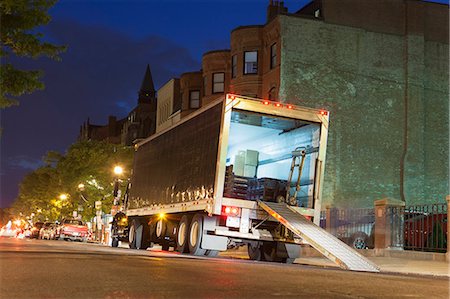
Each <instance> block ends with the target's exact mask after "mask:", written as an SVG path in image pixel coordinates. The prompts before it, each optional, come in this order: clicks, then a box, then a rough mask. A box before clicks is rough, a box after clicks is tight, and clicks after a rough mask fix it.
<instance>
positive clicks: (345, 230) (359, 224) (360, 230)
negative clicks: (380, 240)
mask: <svg viewBox="0 0 450 299" xmlns="http://www.w3.org/2000/svg"><path fill="white" fill-rule="evenodd" d="M337 222H338V223H337V227H336V236H337V237H338V238H339V239H340V240H342V241H343V242H344V243H346V244H347V245H349V246H350V247H352V248H355V249H369V248H373V247H374V232H375V230H374V229H375V226H374V224H375V223H374V216H373V215H365V216H361V217H358V218H356V219H353V220H338V221H337Z"/></svg>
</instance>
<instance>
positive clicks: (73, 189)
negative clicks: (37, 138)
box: [13, 141, 133, 221]
mask: <svg viewBox="0 0 450 299" xmlns="http://www.w3.org/2000/svg"><path fill="white" fill-rule="evenodd" d="M43 160H44V162H45V164H46V165H45V166H42V167H40V168H38V169H36V170H35V171H33V172H31V173H29V174H28V175H27V176H25V178H24V179H23V181H22V182H21V184H20V188H19V196H18V197H17V199H16V201H15V202H14V205H13V210H14V213H15V214H16V215H18V214H20V213H22V215H25V216H26V215H31V213H34V214H35V217H36V220H37V219H39V220H45V219H49V220H51V221H54V220H58V219H61V218H63V217H68V216H70V215H71V214H72V211H74V210H77V209H78V206H79V205H81V206H82V207H83V212H82V215H83V217H84V220H89V219H90V218H92V217H93V216H94V215H95V210H94V206H95V201H97V200H102V199H103V208H104V210H103V211H104V212H108V211H110V209H111V205H112V202H113V198H112V192H113V183H114V174H113V172H112V169H113V167H114V165H116V164H121V165H122V167H124V168H125V169H127V170H128V171H131V167H132V166H131V165H132V160H133V148H132V147H126V146H120V145H113V144H109V143H106V142H101V141H81V142H77V143H75V144H73V145H72V146H70V148H69V149H68V150H67V152H66V154H65V155H61V154H58V153H55V152H49V153H48V154H47V156H45V157H44V158H43ZM79 184H83V185H84V188H83V190H82V191H81V190H79V188H78V186H79ZM62 193H64V194H67V195H68V197H67V199H61V198H59V195H60V194H62ZM37 211H40V212H39V213H37Z"/></svg>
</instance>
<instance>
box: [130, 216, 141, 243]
mask: <svg viewBox="0 0 450 299" xmlns="http://www.w3.org/2000/svg"><path fill="white" fill-rule="evenodd" d="M142 230H143V226H142V224H141V223H140V222H139V221H138V220H137V219H133V221H132V222H131V226H130V233H129V236H128V239H129V244H130V248H131V249H139V248H141V244H142Z"/></svg>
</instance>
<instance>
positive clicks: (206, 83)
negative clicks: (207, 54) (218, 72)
mask: <svg viewBox="0 0 450 299" xmlns="http://www.w3.org/2000/svg"><path fill="white" fill-rule="evenodd" d="M207 88H208V76H206V75H205V76H203V96H206V95H207V92H206V91H207V90H208V89H207ZM190 95H191V93H189V96H190Z"/></svg>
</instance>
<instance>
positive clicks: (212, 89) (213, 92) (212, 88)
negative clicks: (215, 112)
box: [211, 72, 225, 94]
mask: <svg viewBox="0 0 450 299" xmlns="http://www.w3.org/2000/svg"><path fill="white" fill-rule="evenodd" d="M220 74H222V76H223V81H222V82H214V77H215V75H220ZM216 84H222V91H214V88H215V85H216ZM211 92H212V94H217V93H224V92H225V72H216V73H213V74H212V86H211Z"/></svg>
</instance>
